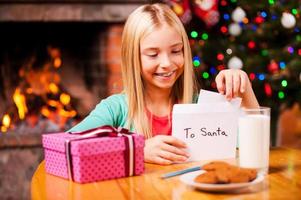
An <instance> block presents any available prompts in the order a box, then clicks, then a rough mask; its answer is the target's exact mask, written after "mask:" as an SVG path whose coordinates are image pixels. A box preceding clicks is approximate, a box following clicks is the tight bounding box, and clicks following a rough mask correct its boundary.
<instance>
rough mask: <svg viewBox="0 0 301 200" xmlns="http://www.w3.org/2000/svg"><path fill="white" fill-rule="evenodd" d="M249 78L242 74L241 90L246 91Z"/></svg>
mask: <svg viewBox="0 0 301 200" xmlns="http://www.w3.org/2000/svg"><path fill="white" fill-rule="evenodd" d="M247 81H248V80H247V78H246V75H244V74H240V92H241V93H244V92H245V91H246V87H247Z"/></svg>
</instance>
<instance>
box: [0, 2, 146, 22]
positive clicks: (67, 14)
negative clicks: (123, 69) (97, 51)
mask: <svg viewBox="0 0 301 200" xmlns="http://www.w3.org/2000/svg"><path fill="white" fill-rule="evenodd" d="M146 2H147V1H146V0H110V1H105V0H86V1H78V0H77V1H76V0H54V1H42V0H14V1H5V0H0V22H112V23H114V22H123V21H125V19H126V18H127V17H128V15H129V14H130V13H131V12H132V11H133V10H134V9H135V8H137V7H138V6H140V5H142V4H143V3H146Z"/></svg>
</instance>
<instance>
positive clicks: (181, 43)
mask: <svg viewBox="0 0 301 200" xmlns="http://www.w3.org/2000/svg"><path fill="white" fill-rule="evenodd" d="M179 45H183V42H178V43H175V44H173V45H171V47H174V46H179Z"/></svg>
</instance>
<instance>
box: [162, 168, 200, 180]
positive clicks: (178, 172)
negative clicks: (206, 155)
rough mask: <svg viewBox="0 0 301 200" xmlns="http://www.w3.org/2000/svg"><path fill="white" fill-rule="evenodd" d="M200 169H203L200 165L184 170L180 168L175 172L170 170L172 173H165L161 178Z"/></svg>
mask: <svg viewBox="0 0 301 200" xmlns="http://www.w3.org/2000/svg"><path fill="white" fill-rule="evenodd" d="M200 169H201V167H200V166H198V167H191V168H188V169H183V170H179V171H175V172H170V173H167V174H164V175H162V176H161V178H163V179H165V178H170V177H174V176H178V175H182V174H185V173H188V172H194V171H198V170H200Z"/></svg>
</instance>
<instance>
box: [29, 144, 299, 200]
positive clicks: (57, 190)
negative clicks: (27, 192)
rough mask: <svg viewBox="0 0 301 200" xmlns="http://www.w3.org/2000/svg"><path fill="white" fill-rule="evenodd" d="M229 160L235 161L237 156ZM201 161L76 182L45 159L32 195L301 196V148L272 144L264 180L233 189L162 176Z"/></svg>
mask: <svg viewBox="0 0 301 200" xmlns="http://www.w3.org/2000/svg"><path fill="white" fill-rule="evenodd" d="M229 161H230V162H236V160H235V159H233V160H232V161H231V160H229ZM199 164H202V163H201V162H194V163H185V164H175V165H170V166H159V165H154V164H145V173H144V174H143V175H142V176H135V177H130V178H120V179H115V180H109V181H102V182H96V183H89V184H77V183H73V182H69V181H68V180H65V179H62V178H59V177H56V176H52V175H49V174H47V173H46V172H45V165H44V161H43V162H42V163H41V164H40V165H39V167H38V168H37V170H36V172H35V174H34V175H33V177H32V181H31V195H32V199H54V200H60V199H62V200H67V199H85V200H86V199H114V200H115V199H116V200H117V199H118V200H119V199H152V200H153V199H175V200H177V199H203V200H206V199H231V200H232V199H239V200H242V199H256V200H257V199H301V151H300V150H295V149H287V148H273V149H271V151H270V168H269V175H268V176H267V177H266V179H265V181H264V182H262V184H260V185H258V186H256V188H250V189H247V190H242V191H239V192H237V191H236V192H231V193H209V192H203V191H200V190H195V189H193V188H191V187H189V186H187V185H185V184H184V183H182V182H181V181H180V180H179V177H173V178H169V179H165V180H163V179H161V178H160V176H161V175H162V174H165V173H167V172H170V171H174V170H180V169H184V168H187V167H191V166H196V165H199Z"/></svg>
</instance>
